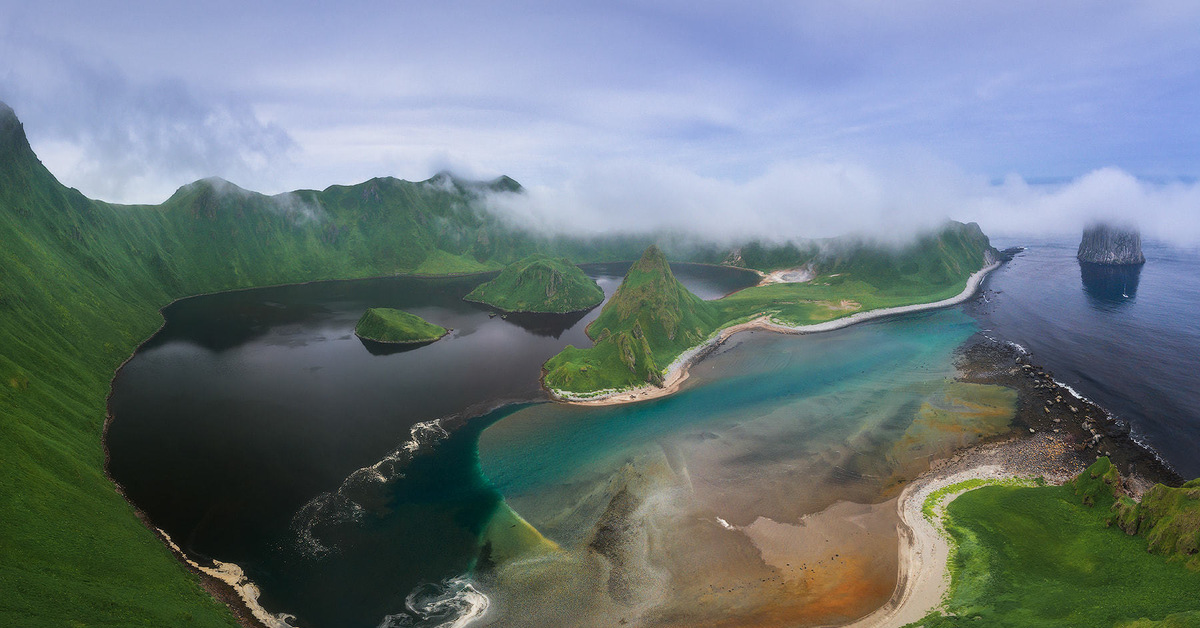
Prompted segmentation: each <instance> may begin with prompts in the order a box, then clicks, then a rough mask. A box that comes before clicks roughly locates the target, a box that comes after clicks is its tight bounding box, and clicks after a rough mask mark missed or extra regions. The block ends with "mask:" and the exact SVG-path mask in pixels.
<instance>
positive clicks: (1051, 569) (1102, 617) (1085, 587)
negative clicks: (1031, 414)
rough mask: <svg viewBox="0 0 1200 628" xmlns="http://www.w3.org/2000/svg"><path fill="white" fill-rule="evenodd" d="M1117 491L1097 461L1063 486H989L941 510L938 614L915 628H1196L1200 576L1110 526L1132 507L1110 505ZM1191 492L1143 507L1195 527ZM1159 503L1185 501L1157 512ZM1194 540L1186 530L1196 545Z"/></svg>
mask: <svg viewBox="0 0 1200 628" xmlns="http://www.w3.org/2000/svg"><path fill="white" fill-rule="evenodd" d="M1120 481H1121V480H1120V477H1119V476H1118V475H1117V471H1116V469H1115V467H1113V466H1112V464H1111V463H1110V462H1109V460H1108V458H1100V459H1099V460H1097V461H1096V462H1095V464H1093V465H1092V466H1091V467H1090V468H1088V469H1087V470H1085V471H1084V472H1083V473H1081V474H1080V475H1079V477H1078V478H1076V479H1075V480H1074V481H1073V482H1069V483H1067V484H1064V485H1063V486H1041V487H1009V486H989V487H984V488H980V489H976V490H973V491H969V492H967V493H964V494H963V495H962V496H960V497H958V498H957V499H956V500H954V501H953V502H951V503H950V504H949V506H948V508H947V513H948V514H947V519H946V529H947V531H948V532H949V533H950V535H951V537H952V538H953V540H954V543H955V545H956V548H955V551H954V554H953V555H952V557H951V559H950V571H951V576H952V580H951V587H950V593H949V597H948V602H947V604H946V607H945V609H944V611H945V612H944V614H943V613H941V612H938V613H934V614H932V615H931V616H929V617H927V618H925V619H924V620H922V621H920V622H917V624H915V625H921V626H925V627H926V628H942V627H946V626H979V625H986V626H1013V627H1017V626H1020V627H1038V626H1045V627H1051V626H1054V627H1057V626H1080V627H1093V626H1094V627H1097V628H1101V627H1102V628H1111V627H1113V626H1122V627H1125V626H1144V627H1147V628H1148V627H1150V626H1161V627H1163V628H1165V627H1167V626H1181V627H1182V626H1196V625H1200V624H1198V622H1200V599H1198V598H1197V597H1196V595H1195V592H1196V591H1198V590H1200V572H1197V570H1196V569H1194V568H1192V569H1189V568H1188V567H1186V566H1185V563H1184V561H1186V560H1187V559H1188V558H1190V555H1187V554H1186V552H1185V553H1184V554H1183V555H1177V556H1178V558H1177V559H1164V557H1163V556H1160V555H1156V553H1162V552H1159V551H1158V550H1157V549H1156V540H1155V538H1154V531H1153V528H1154V527H1153V526H1151V528H1150V529H1149V530H1141V532H1142V534H1139V535H1130V534H1127V533H1125V532H1123V531H1122V530H1121V529H1120V527H1118V526H1114V525H1111V524H1112V522H1113V517H1114V513H1115V512H1118V511H1119V510H1120V509H1121V506H1120V504H1121V502H1125V503H1126V504H1128V505H1134V504H1135V503H1134V502H1133V501H1132V500H1130V499H1129V498H1128V497H1121V498H1120V499H1118V498H1117V497H1115V496H1114V490H1115V488H1116V487H1117V486H1119V485H1120ZM1192 484H1195V481H1193V482H1191V483H1189V485H1192ZM1160 486H1161V485H1160ZM1191 490H1193V489H1187V488H1183V489H1170V488H1167V487H1161V488H1159V487H1156V488H1155V489H1152V490H1151V491H1150V492H1148V493H1147V494H1146V495H1145V496H1144V497H1143V500H1142V504H1145V505H1146V506H1145V507H1146V508H1147V509H1148V510H1154V511H1157V512H1158V513H1159V514H1161V515H1164V516H1165V517H1168V518H1169V517H1171V516H1172V515H1174V516H1182V517H1184V518H1187V517H1192V515H1191V513H1194V512H1195V498H1194V497H1190V496H1188V493H1189V492H1191ZM1163 494H1172V495H1174V496H1176V497H1178V498H1182V500H1183V501H1182V503H1181V502H1176V501H1174V499H1170V498H1168V499H1167V500H1166V501H1169V502H1171V503H1170V504H1169V505H1167V506H1165V507H1162V502H1163V501H1164V500H1163V499H1162V495H1163ZM1160 508H1162V509H1161V510H1159V509H1160ZM1193 521H1194V519H1193ZM1176 529H1178V528H1176ZM1195 531H1196V528H1195V526H1194V524H1193V525H1192V526H1191V527H1190V533H1191V534H1192V535H1193V538H1194V535H1195ZM1166 553H1167V554H1168V555H1176V554H1173V553H1172V552H1166Z"/></svg>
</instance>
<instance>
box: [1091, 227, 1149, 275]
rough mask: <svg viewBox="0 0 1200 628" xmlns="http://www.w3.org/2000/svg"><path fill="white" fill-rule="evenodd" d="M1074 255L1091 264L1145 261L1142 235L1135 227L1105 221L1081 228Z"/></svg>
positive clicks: (1140, 262)
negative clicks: (1076, 250) (1081, 237)
mask: <svg viewBox="0 0 1200 628" xmlns="http://www.w3.org/2000/svg"><path fill="white" fill-rule="evenodd" d="M1076 257H1078V258H1079V261H1081V262H1088V263H1091V264H1109V265H1130V264H1144V263H1146V256H1145V255H1142V235H1141V234H1140V233H1139V232H1138V230H1137V229H1136V228H1134V227H1117V226H1113V225H1109V224H1105V223H1095V224H1092V225H1090V226H1088V227H1087V228H1086V229H1084V230H1083V240H1082V241H1080V242H1079V253H1078V254H1077V255H1076Z"/></svg>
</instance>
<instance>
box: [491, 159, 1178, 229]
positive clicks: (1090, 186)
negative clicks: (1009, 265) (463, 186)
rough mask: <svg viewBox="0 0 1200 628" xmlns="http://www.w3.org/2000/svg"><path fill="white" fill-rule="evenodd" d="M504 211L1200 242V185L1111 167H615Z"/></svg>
mask: <svg viewBox="0 0 1200 628" xmlns="http://www.w3.org/2000/svg"><path fill="white" fill-rule="evenodd" d="M494 202H495V203H496V205H497V207H496V209H497V211H501V212H504V213H507V214H508V215H510V216H514V217H516V218H517V219H519V220H523V221H525V222H528V223H530V224H533V225H538V226H541V227H542V228H544V229H547V230H552V231H572V232H602V233H603V232H625V231H645V230H669V231H687V232H694V233H698V234H701V235H704V236H706V237H709V238H715V239H718V240H722V241H735V240H743V239H746V238H763V239H768V240H775V241H785V240H792V239H800V238H819V237H828V236H835V235H840V234H845V233H863V234H868V235H871V236H875V237H879V238H884V239H903V238H906V237H908V236H911V235H912V234H913V233H914V232H915V231H918V230H923V229H927V228H930V227H933V226H935V225H937V224H939V223H941V222H942V221H943V220H945V219H947V218H952V219H955V220H960V221H964V222H965V221H975V222H978V223H979V224H980V225H981V226H982V227H983V229H984V231H985V232H987V233H990V234H1013V235H1021V234H1071V233H1078V232H1079V231H1080V230H1081V229H1082V228H1083V227H1084V225H1085V224H1087V223H1088V222H1091V221H1093V220H1098V219H1099V220H1108V221H1115V222H1121V223H1133V224H1136V225H1138V226H1140V227H1141V229H1142V231H1143V233H1144V235H1146V236H1147V237H1151V238H1157V239H1162V240H1167V241H1171V242H1174V243H1179V244H1200V184H1197V183H1183V182H1175V183H1152V182H1147V181H1143V180H1139V179H1137V178H1135V177H1133V176H1132V175H1130V174H1128V173H1126V172H1124V171H1122V170H1119V169H1116V168H1104V169H1100V170H1095V171H1093V172H1090V173H1087V174H1085V175H1084V176H1081V177H1078V178H1076V179H1074V180H1072V181H1069V182H1065V183H1060V184H1053V185H1050V184H1030V183H1028V182H1026V181H1025V180H1024V179H1022V178H1021V177H1019V176H1016V175H1012V176H1009V177H1008V178H1006V179H1005V180H1004V181H1002V182H999V183H996V182H990V181H988V180H986V179H985V178H982V177H978V176H972V175H969V174H966V173H963V172H961V171H958V170H956V169H954V168H953V167H951V166H947V165H944V164H936V163H915V164H908V165H903V166H895V167H891V168H881V167H875V166H870V165H865V164H861V163H852V162H835V161H802V162H789V163H782V164H777V165H775V166H773V167H771V168H770V169H768V170H767V171H766V172H764V173H763V174H762V175H760V176H758V177H754V178H751V179H749V180H746V181H732V180H726V179H720V178H713V177H705V176H701V175H698V174H695V173H693V172H690V171H688V170H685V169H682V168H672V167H662V166H654V165H650V164H628V163H626V164H608V165H599V166H595V167H594V168H591V169H589V170H588V171H587V172H586V174H583V175H581V176H576V177H573V178H571V179H570V180H569V181H567V182H566V183H564V184H563V185H561V186H553V187H550V186H538V187H532V188H529V189H528V190H527V194H526V195H524V196H518V197H509V198H498V199H495V200H494Z"/></svg>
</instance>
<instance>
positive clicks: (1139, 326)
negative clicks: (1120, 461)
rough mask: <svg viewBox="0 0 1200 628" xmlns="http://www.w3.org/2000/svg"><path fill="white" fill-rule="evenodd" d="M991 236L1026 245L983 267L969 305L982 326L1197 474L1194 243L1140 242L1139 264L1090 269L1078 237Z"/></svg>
mask: <svg viewBox="0 0 1200 628" xmlns="http://www.w3.org/2000/svg"><path fill="white" fill-rule="evenodd" d="M996 244H997V246H1013V245H1023V246H1027V247H1028V248H1027V249H1026V250H1025V251H1024V252H1022V253H1020V254H1019V255H1017V257H1016V258H1015V259H1013V261H1012V262H1010V263H1008V264H1007V265H1005V266H1002V267H1001V268H1000V269H998V270H997V271H996V272H995V273H993V274H992V275H991V276H990V277H988V279H987V282H986V283H985V286H984V287H985V288H986V289H987V290H988V293H987V295H986V297H987V298H986V302H982V303H978V304H977V307H972V308H971V309H970V311H971V312H972V313H974V314H975V315H976V316H977V317H978V318H979V321H980V324H981V326H982V327H983V328H985V329H988V330H990V332H989V333H991V334H992V335H994V336H997V337H1000V338H1002V339H1005V340H1009V341H1012V342H1016V343H1017V344H1019V345H1021V346H1022V347H1025V348H1026V349H1028V350H1029V351H1030V352H1032V353H1033V356H1034V359H1035V360H1036V361H1037V362H1038V363H1039V364H1042V365H1043V366H1045V367H1046V368H1048V369H1050V370H1051V371H1052V372H1053V373H1054V377H1055V379H1057V380H1059V381H1061V382H1063V383H1065V384H1068V385H1070V386H1071V387H1072V388H1074V389H1075V390H1077V391H1079V392H1080V393H1082V394H1083V395H1085V396H1087V397H1088V398H1090V399H1092V400H1094V401H1096V402H1097V403H1099V404H1100V405H1101V406H1102V407H1103V408H1105V409H1106V410H1108V411H1109V412H1111V413H1113V414H1114V415H1116V416H1117V417H1118V418H1120V419H1122V420H1124V421H1126V422H1128V424H1129V425H1130V426H1131V427H1132V430H1133V434H1134V435H1135V436H1136V437H1138V438H1140V439H1141V440H1143V441H1144V442H1146V443H1148V444H1150V445H1151V446H1152V447H1153V448H1154V449H1155V450H1157V451H1158V452H1159V453H1160V454H1161V455H1162V457H1163V458H1164V459H1165V460H1166V461H1167V463H1168V464H1170V465H1171V466H1173V467H1174V468H1175V469H1176V470H1177V471H1179V472H1180V473H1181V474H1182V475H1183V476H1185V477H1198V476H1200V316H1197V311H1198V309H1200V250H1197V249H1194V248H1193V249H1188V248H1179V247H1173V246H1169V245H1166V244H1162V243H1157V242H1146V243H1144V245H1143V246H1144V252H1145V255H1146V264H1145V265H1144V266H1142V267H1141V268H1140V269H1138V268H1136V267H1134V268H1133V269H1132V270H1130V271H1128V272H1125V273H1119V274H1109V275H1108V276H1105V275H1103V274H1101V275H1100V276H1095V275H1096V273H1094V272H1089V270H1091V269H1089V268H1086V267H1083V268H1081V266H1080V264H1079V262H1078V261H1076V259H1075V252H1076V248H1077V247H1078V245H1079V242H1078V240H1074V239H1070V240H1066V239H1061V238H1060V239H1035V238H1029V239H1006V240H1001V241H997V242H996Z"/></svg>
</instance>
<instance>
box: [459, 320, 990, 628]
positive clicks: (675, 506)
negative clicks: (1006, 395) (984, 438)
mask: <svg viewBox="0 0 1200 628" xmlns="http://www.w3.org/2000/svg"><path fill="white" fill-rule="evenodd" d="M977 331H978V326H977V325H976V323H975V321H974V319H973V318H971V317H969V316H967V315H966V314H964V313H963V312H962V311H961V309H958V308H955V309H951V310H942V311H935V312H927V313H920V314H914V315H909V316H905V317H901V318H896V319H891V320H886V321H878V322H873V323H868V324H863V325H857V326H853V327H850V328H847V329H844V330H839V331H835V332H829V333H822V334H814V335H806V336H787V335H781V334H775V333H771V332H765V331H755V332H748V333H742V334H739V335H736V336H734V338H733V339H731V340H730V341H729V342H728V343H727V344H726V346H724V347H722V348H721V349H720V350H719V351H718V352H716V353H715V354H713V355H711V356H709V357H708V358H706V359H705V360H704V361H702V362H700V363H699V364H697V365H695V366H694V367H693V369H692V375H691V377H690V378H689V380H688V381H687V382H686V383H685V385H684V388H683V390H681V391H680V392H678V393H677V394H675V395H673V396H670V397H666V398H661V399H657V400H652V401H647V402H643V403H637V404H628V405H620V406H609V407H569V406H562V405H555V404H538V405H532V406H529V407H526V408H523V409H521V410H519V411H516V412H513V413H511V414H509V415H507V416H505V417H504V418H502V419H500V420H498V421H496V422H494V423H492V424H491V425H490V426H488V427H487V428H486V429H484V430H483V431H482V432H481V433H480V435H479V441H478V442H479V445H478V452H479V458H478V459H479V464H480V469H481V471H482V473H483V475H484V476H485V477H484V480H485V482H486V483H487V484H488V485H489V486H491V487H492V488H493V489H495V490H496V491H498V493H499V494H500V495H502V496H503V498H504V500H505V502H506V503H507V505H508V506H509V507H510V508H512V509H513V510H514V511H516V512H517V513H518V514H520V515H521V516H522V517H523V518H524V519H525V520H526V521H528V522H529V523H530V524H531V525H532V526H534V527H535V528H537V529H538V530H539V531H540V532H541V533H542V534H544V535H545V536H546V537H547V538H549V539H550V540H551V541H554V542H555V543H557V544H558V545H559V546H560V547H561V548H562V550H563V552H562V553H560V554H557V555H555V556H553V557H550V558H542V559H539V561H530V562H529V566H521V565H518V566H517V567H512V568H509V569H507V570H504V569H502V570H501V571H500V572H499V576H498V577H496V578H493V579H490V580H489V576H488V574H480V577H481V578H482V579H483V580H482V581H483V582H485V583H486V585H487V588H488V590H489V594H490V595H492V596H493V597H494V600H495V602H496V607H495V608H494V609H493V611H492V613H491V615H490V617H491V618H492V622H496V623H494V625H505V622H506V621H509V620H512V619H513V617H514V614H520V615H521V617H522V620H523V621H525V622H526V624H525V625H546V626H555V625H564V624H563V622H566V624H569V625H589V624H590V625H602V624H605V623H606V622H614V621H620V620H621V619H630V618H631V617H637V618H638V621H642V622H643V623H647V625H657V624H663V625H693V623H694V622H696V621H702V622H706V623H707V622H711V621H715V620H716V619H718V618H721V617H724V618H725V619H728V620H731V621H734V622H735V623H741V624H744V625H754V624H757V623H760V622H764V623H765V624H767V625H778V622H779V621H783V620H782V619H781V618H782V617H786V618H787V621H786V622H785V623H788V622H790V624H789V625H817V624H823V623H826V622H829V621H833V622H837V621H842V620H845V619H852V618H853V617H855V616H857V614H858V613H865V612H867V611H869V610H870V609H871V608H874V606H872V605H878V604H882V603H883V602H884V601H885V600H886V597H887V595H888V594H890V591H891V588H892V585H893V584H894V582H895V574H896V571H895V568H896V567H895V563H894V557H895V555H896V549H895V543H896V541H895V533H894V530H895V527H894V526H895V524H894V519H893V518H894V509H893V508H891V507H890V506H881V507H879V508H875V509H873V508H872V507H871V506H870V504H879V503H881V502H885V501H886V500H888V499H890V498H891V497H892V496H894V494H895V493H896V492H897V491H898V488H899V487H900V486H901V485H902V483H903V481H904V480H906V479H908V478H911V477H913V476H914V475H916V474H917V473H920V472H921V471H923V470H924V469H925V468H926V464H927V461H928V459H929V458H930V457H931V456H940V455H945V454H947V453H948V452H949V451H950V450H951V449H953V448H956V447H960V446H962V445H964V444H968V442H970V440H971V439H972V438H973V437H974V435H975V434H976V433H977V432H975V431H973V430H976V429H977V428H979V425H976V424H975V423H978V421H976V417H975V415H972V414H970V409H971V404H973V403H977V402H978V401H979V397H975V396H973V395H974V392H977V390H975V389H971V390H967V391H966V392H964V389H970V386H971V385H964V384H956V383H954V382H953V378H954V376H955V369H954V364H953V362H954V352H955V349H956V348H957V347H958V346H960V345H961V344H962V343H963V342H964V341H966V340H967V339H968V338H970V337H971V336H972V335H973V334H974V333H976V332H977ZM973 390H974V392H972V391H973ZM964 400H965V401H964ZM985 405H986V402H985ZM931 409H936V410H931ZM940 410H947V411H948V412H945V413H942V414H938V411H940ZM964 410H965V411H967V412H966V413H965V414H964V413H963V411H964ZM1001 414H1003V411H1001ZM935 415H936V416H938V417H941V418H940V419H931V418H930V417H932V416H935ZM945 417H950V418H949V419H948V420H947V419H946V418H945ZM939 421H941V422H940V423H939ZM1005 424H1007V418H1002V419H1001V425H1005ZM979 430H980V431H986V429H982V428H979ZM839 504H840V505H839ZM838 509H841V510H838ZM834 511H837V512H838V513H841V514H834V515H829V514H827V513H829V512H834ZM807 517H818V518H819V517H832V518H833V521H834V523H833V524H832V526H833V529H839V528H845V529H846V530H847V532H846V534H847V535H852V533H858V534H862V535H865V536H862V537H861V538H860V537H853V538H851V536H842V535H841V534H840V533H835V534H832V535H830V534H829V533H828V531H827V530H828V528H827V527H826V526H829V525H830V524H829V523H828V521H829V519H828V518H827V519H825V523H821V524H811V525H806V524H804V521H805V520H806V518H807ZM819 530H826V531H825V532H820V531H819ZM855 531H857V532H855ZM872 535H873V536H872ZM764 543H766V545H764ZM814 546H819V547H820V548H836V549H830V550H829V554H828V555H822V556H824V559H825V560H829V561H830V564H828V565H823V566H822V567H821V568H822V569H829V571H826V572H820V575H819V576H817V575H815V574H817V572H815V571H804V570H798V571H796V572H795V573H792V572H790V571H789V567H788V565H787V564H781V565H774V564H768V561H767V558H766V557H767V556H768V555H769V554H770V555H773V556H785V557H784V558H782V559H781V560H783V561H784V563H786V561H788V560H792V559H789V558H787V557H786V556H795V557H797V558H796V559H795V560H807V559H806V558H804V557H805V556H809V553H811V552H813V551H817V550H814V549H813V548H814ZM772 548H773V549H772ZM780 548H782V549H780ZM776 550H777V551H776ZM834 554H837V555H838V556H840V558H835V557H834V556H833V555H834ZM814 556H815V555H814ZM555 561H558V564H557V565H555V564H554V563H555ZM832 563H837V566H836V568H835V567H833V566H832ZM797 567H799V565H797ZM805 568H806V569H807V568H808V566H807V564H806V566H805ZM815 568H816V567H813V569H815ZM614 574H615V575H614ZM805 578H807V579H805ZM813 578H822V579H824V581H825V584H828V586H829V587H830V590H831V591H833V590H838V587H841V589H840V590H841V591H845V592H846V594H845V595H843V596H842V597H843V598H844V602H845V603H844V604H841V605H833V607H831V608H829V609H822V610H820V611H813V613H812V614H806V610H805V606H806V605H807V606H808V607H814V608H815V607H817V606H819V605H818V604H813V603H811V602H812V599H813V598H815V597H817V596H818V595H819V593H817V592H818V591H819V590H820V587H821V586H824V585H818V584H814V581H813V580H812V579H813ZM588 582H592V583H594V584H592V585H591V586H590V587H589V585H588V584H587V583H588ZM863 583H865V585H864V586H862V587H859V588H855V587H856V585H858V584H863ZM863 591H866V592H865V593H864V592H863ZM716 592H724V593H716ZM805 596H809V597H808V598H805ZM698 599H702V600H705V603H706V604H708V606H707V607H705V608H704V610H703V611H699V610H695V609H696V608H699V607H698V606H697V604H696V602H697V600H698ZM697 613H698V614H697ZM780 613H783V614H782V615H781V614H780ZM766 618H771V619H766ZM630 620H631V619H630ZM631 621H632V620H631Z"/></svg>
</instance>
